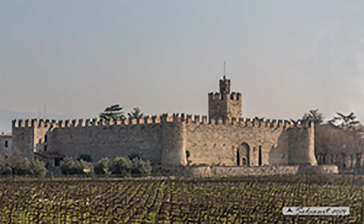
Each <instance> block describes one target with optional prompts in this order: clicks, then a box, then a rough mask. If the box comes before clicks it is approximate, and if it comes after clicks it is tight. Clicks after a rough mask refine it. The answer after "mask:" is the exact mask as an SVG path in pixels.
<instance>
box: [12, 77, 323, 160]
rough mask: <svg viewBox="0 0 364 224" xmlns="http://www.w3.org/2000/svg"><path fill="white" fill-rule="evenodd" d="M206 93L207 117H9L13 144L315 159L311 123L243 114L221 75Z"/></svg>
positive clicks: (145, 154)
mask: <svg viewBox="0 0 364 224" xmlns="http://www.w3.org/2000/svg"><path fill="white" fill-rule="evenodd" d="M208 99H209V108H208V114H209V117H207V116H198V115H194V116H192V115H185V114H173V116H159V117H155V116H152V117H145V118H143V119H130V120H122V119H121V118H120V119H118V120H116V121H111V122H106V121H104V120H100V119H97V118H94V119H86V120H83V119H80V120H71V121H70V120H59V121H55V120H52V121H49V120H37V119H33V120H25V121H23V120H13V125H12V131H13V132H12V133H13V149H14V150H18V151H20V152H22V153H23V155H25V156H26V157H28V158H29V159H32V158H33V156H34V152H37V153H58V154H60V155H62V156H69V157H73V158H75V159H76V158H78V157H79V156H80V155H81V154H88V155H91V157H92V160H93V161H97V160H99V159H101V158H103V157H108V158H111V159H112V158H114V157H116V156H128V155H131V154H135V153H137V154H140V155H141V156H142V158H144V159H147V160H150V161H151V162H152V163H153V164H159V163H162V164H172V165H184V166H185V165H187V164H188V163H189V164H192V165H200V164H207V165H214V164H215V165H225V166H247V167H249V166H264V165H269V166H272V165H300V164H310V165H317V162H316V159H315V156H314V126H313V124H312V123H305V124H300V123H296V124H293V123H291V122H290V121H284V120H264V121H263V120H255V119H243V118H242V117H241V114H242V111H241V108H242V97H241V94H240V93H234V92H233V93H230V80H227V79H226V77H225V76H224V78H223V79H222V80H220V92H219V93H209V94H208ZM186 151H189V154H190V157H189V158H187V157H186Z"/></svg>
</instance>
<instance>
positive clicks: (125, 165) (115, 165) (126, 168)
mask: <svg viewBox="0 0 364 224" xmlns="http://www.w3.org/2000/svg"><path fill="white" fill-rule="evenodd" d="M131 168H132V165H131V161H130V159H129V158H125V157H116V158H115V159H114V161H113V162H112V165H111V172H112V174H121V175H122V176H130V173H131Z"/></svg>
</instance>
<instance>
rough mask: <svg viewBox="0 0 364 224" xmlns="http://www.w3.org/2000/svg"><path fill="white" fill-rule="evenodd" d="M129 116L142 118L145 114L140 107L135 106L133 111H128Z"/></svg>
mask: <svg viewBox="0 0 364 224" xmlns="http://www.w3.org/2000/svg"><path fill="white" fill-rule="evenodd" d="M128 116H129V118H136V119H141V118H143V116H144V115H143V113H142V111H141V110H140V109H139V107H135V108H134V109H133V111H131V112H129V113H128Z"/></svg>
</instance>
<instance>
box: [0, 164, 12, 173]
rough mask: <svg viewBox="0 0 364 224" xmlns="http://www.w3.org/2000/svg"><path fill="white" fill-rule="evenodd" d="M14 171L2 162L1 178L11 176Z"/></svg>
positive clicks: (0, 168) (0, 166) (0, 165)
mask: <svg viewBox="0 0 364 224" xmlns="http://www.w3.org/2000/svg"><path fill="white" fill-rule="evenodd" d="M12 173H13V172H12V170H11V168H10V167H9V166H7V165H6V164H5V163H2V162H0V175H1V176H11V175H12Z"/></svg>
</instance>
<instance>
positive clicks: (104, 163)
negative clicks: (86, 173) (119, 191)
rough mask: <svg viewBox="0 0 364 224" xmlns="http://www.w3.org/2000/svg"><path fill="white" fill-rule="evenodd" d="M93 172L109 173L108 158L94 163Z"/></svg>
mask: <svg viewBox="0 0 364 224" xmlns="http://www.w3.org/2000/svg"><path fill="white" fill-rule="evenodd" d="M94 170H95V174H107V175H110V174H111V162H110V160H109V158H102V159H100V160H99V161H98V162H97V163H96V165H95V168H94Z"/></svg>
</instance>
